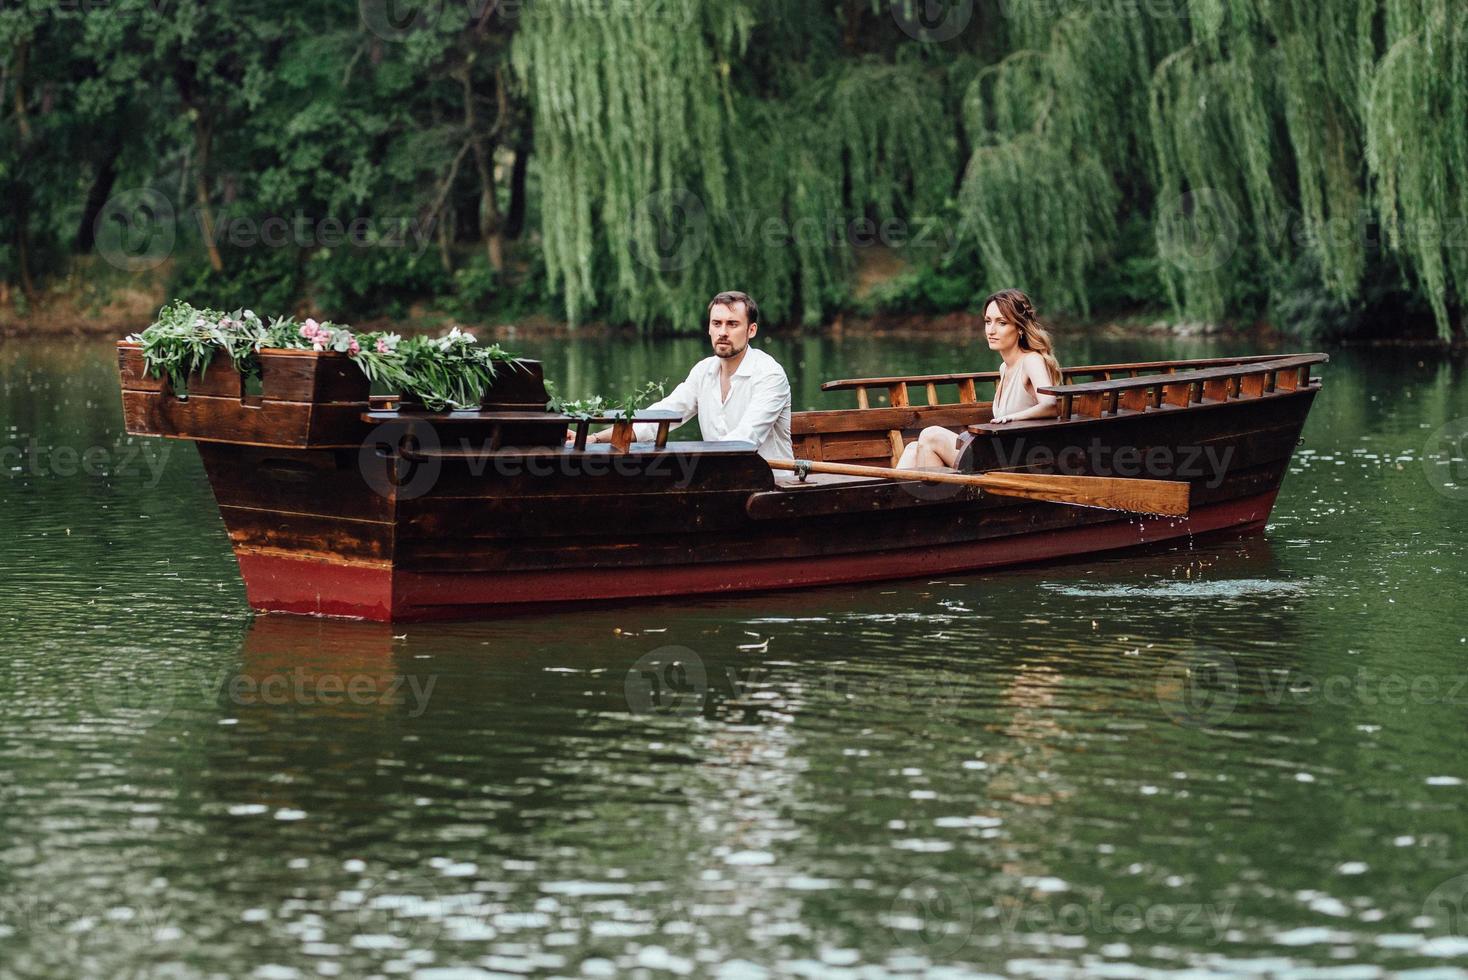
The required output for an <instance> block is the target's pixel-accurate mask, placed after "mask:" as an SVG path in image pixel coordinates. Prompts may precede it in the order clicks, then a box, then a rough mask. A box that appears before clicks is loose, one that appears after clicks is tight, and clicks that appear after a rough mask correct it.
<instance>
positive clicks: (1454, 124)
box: [1365, 0, 1468, 337]
mask: <svg viewBox="0 0 1468 980" xmlns="http://www.w3.org/2000/svg"><path fill="white" fill-rule="evenodd" d="M1372 6H1373V7H1374V6H1375V5H1374V4H1373V5H1372ZM1382 7H1383V8H1384V10H1383V20H1384V25H1383V31H1384V35H1385V40H1386V44H1387V49H1386V55H1385V56H1384V57H1383V58H1382V59H1381V62H1380V64H1379V65H1378V66H1377V68H1376V70H1375V72H1374V73H1373V74H1372V76H1371V79H1370V84H1369V87H1368V88H1367V89H1366V92H1365V117H1366V146H1367V159H1368V161H1369V163H1370V166H1371V172H1372V175H1373V176H1374V177H1375V178H1376V181H1377V190H1378V195H1379V202H1380V212H1381V220H1382V224H1383V226H1384V228H1385V230H1386V234H1387V239H1388V241H1389V242H1390V243H1391V245H1392V247H1394V248H1396V249H1398V250H1399V251H1401V252H1402V253H1403V254H1404V255H1405V256H1406V257H1407V258H1408V260H1409V265H1410V267H1411V269H1412V271H1413V273H1414V275H1415V276H1416V277H1417V279H1418V280H1419V282H1420V284H1421V291H1422V292H1423V293H1424V294H1425V295H1426V297H1427V299H1428V301H1429V302H1430V303H1431V304H1432V310H1433V315H1434V316H1435V317H1436V318H1437V323H1438V331H1439V333H1440V334H1442V335H1443V336H1444V337H1446V336H1448V333H1449V330H1450V322H1451V320H1450V313H1449V305H1450V303H1453V302H1454V301H1456V303H1457V304H1459V305H1461V304H1462V303H1463V302H1464V299H1465V297H1468V228H1465V222H1468V180H1465V174H1468V23H1465V20H1464V17H1463V14H1462V11H1461V9H1456V10H1455V8H1457V4H1456V3H1453V2H1452V0H1386V2H1385V3H1384V4H1382Z"/></svg>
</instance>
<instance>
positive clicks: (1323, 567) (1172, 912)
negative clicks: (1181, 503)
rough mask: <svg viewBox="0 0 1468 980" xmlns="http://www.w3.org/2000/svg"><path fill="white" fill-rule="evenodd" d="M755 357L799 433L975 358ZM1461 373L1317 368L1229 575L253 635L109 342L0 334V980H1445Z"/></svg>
mask: <svg viewBox="0 0 1468 980" xmlns="http://www.w3.org/2000/svg"><path fill="white" fill-rule="evenodd" d="M516 346H518V347H519V348H520V349H522V350H525V351H526V352H528V353H532V354H535V355H538V356H541V357H543V358H544V359H545V360H546V362H547V374H548V375H549V376H550V377H552V378H555V379H558V380H560V381H561V382H562V387H563V389H564V390H566V391H567V392H568V393H570V394H573V395H574V394H585V393H589V392H591V391H603V392H609V391H611V390H613V389H615V388H617V387H618V386H619V385H622V384H624V383H625V382H628V381H631V380H633V379H634V378H639V379H640V378H642V377H646V376H653V377H661V376H668V377H670V378H673V379H676V378H678V377H680V376H681V375H682V373H683V372H684V371H685V370H686V366H687V365H688V364H689V363H691V362H692V361H693V360H694V359H696V358H697V357H700V356H702V353H703V345H702V342H701V341H697V340H691V341H686V342H685V341H677V342H645V343H643V342H627V341H586V342H576V343H570V344H567V343H559V342H558V343H532V342H529V341H521V342H518V343H517V344H516ZM767 349H769V350H770V351H771V352H772V353H774V354H776V356H778V357H780V358H781V360H782V361H783V362H784V363H785V364H786V365H787V367H788V368H789V370H790V373H791V376H792V380H793V382H794V384H795V390H796V403H797V406H798V407H815V406H818V405H824V406H828V407H834V405H835V404H844V403H843V402H835V403H832V402H827V401H825V400H824V399H823V397H822V396H821V395H820V394H819V392H818V385H819V382H820V381H821V380H823V379H827V378H832V377H842V376H846V377H850V376H856V375H862V374H881V373H891V372H896V371H899V370H904V369H911V370H942V369H948V368H951V367H953V366H956V365H958V364H965V365H967V364H974V363H978V364H985V363H986V362H987V356H988V355H987V354H986V353H985V352H983V351H982V349H981V348H980V347H978V346H977V345H975V344H974V343H973V341H971V340H966V339H964V338H955V339H950V340H938V341H913V340H909V339H902V340H892V339H889V340H858V339H855V338H846V339H833V338H805V339H799V340H794V341H783V342H781V341H775V342H771V343H770V344H768V345H767ZM974 351H977V353H974V354H973V356H974V357H975V358H977V359H978V360H976V361H975V360H969V359H967V358H966V357H965V356H964V355H965V354H966V353H969V352H974ZM1226 352H1229V351H1227V350H1222V349H1219V348H1216V347H1206V346H1201V345H1199V346H1191V347H1187V346H1182V345H1179V344H1163V343H1159V342H1137V343H1126V344H1123V343H1116V342H1103V341H1100V340H1096V341H1090V340H1087V339H1085V338H1082V337H1071V338H1067V340H1066V349H1065V353H1066V355H1067V356H1066V359H1067V360H1070V361H1071V362H1073V363H1074V362H1079V361H1083V360H1097V359H1127V358H1133V357H1154V356H1168V355H1191V356H1204V355H1207V354H1211V353H1226ZM1463 369H1464V364H1463V362H1462V361H1461V360H1457V361H1442V360H1433V359H1429V360H1427V361H1426V362H1425V363H1419V361H1418V355H1415V354H1404V353H1396V352H1372V353H1350V352H1346V353H1339V354H1337V355H1336V356H1335V359H1334V360H1333V361H1332V363H1331V364H1330V365H1328V366H1327V368H1326V369H1325V371H1324V377H1325V378H1326V389H1325V392H1324V393H1323V395H1322V396H1321V398H1320V399H1319V400H1318V401H1317V403H1316V407H1315V411H1314V414H1313V416H1312V417H1311V420H1310V424H1309V427H1308V428H1307V430H1306V444H1305V446H1304V447H1303V448H1302V450H1301V451H1300V453H1299V455H1298V456H1297V458H1296V461H1295V464H1294V466H1293V468H1292V470H1291V473H1290V476H1289V479H1288V480H1287V481H1286V484H1285V488H1284V492H1283V494H1282V495H1281V497H1280V502H1279V506H1278V508H1277V509H1276V511H1275V516H1274V520H1273V521H1272V523H1271V525H1270V527H1269V530H1268V532H1267V533H1266V534H1264V535H1262V536H1256V537H1252V538H1249V539H1246V540H1242V541H1233V542H1229V543H1222V544H1200V545H1199V546H1198V547H1196V548H1195V549H1194V550H1186V549H1180V550H1174V551H1170V552H1166V553H1160V554H1151V555H1147V556H1141V557H1138V556H1131V557H1125V558H1115V559H1109V560H1098V561H1091V562H1084V563H1074V564H1067V565H1063V566H1060V567H1052V568H1046V569H1028V570H1023V571H1015V572H1006V573H1003V574H990V575H977V576H971V577H965V578H955V579H944V580H935V581H918V582H910V583H902V584H889V585H876V586H870V587H861V588H838V589H825V590H819V591H811V592H802V593H798V594H787V595H775V596H760V597H746V598H738V599H722V600H717V601H692V600H688V601H678V602H666V603H658V604H651V605H631V606H628V607H626V608H612V609H607V608H592V609H586V610H584V611H582V612H579V613H575V614H561V615H556V616H546V617H520V618H511V619H505V620H502V621H486V622H473V623H458V624H451V625H425V626H407V627H398V628H388V627H379V626H371V625H359V624H342V623H326V622H315V621H310V620H297V619H292V618H287V617H260V618H255V617H252V616H251V614H250V612H249V611H248V609H247V608H246V606H245V604H244V595H243V590H242V588H241V585H240V583H239V581H238V578H237V575H236V571H235V567H234V561H233V558H232V557H231V554H230V550H229V547H228V544H227V541H226V538H225V534H224V530H223V527H222V525H221V524H220V522H219V518H218V516H217V512H216V510H215V506H214V502H213V499H212V497H211V495H210V491H209V487H208V485H207V483H206V482H205V479H204V475H203V472H202V470H201V467H200V465H199V462H198V457H197V454H196V452H195V451H194V449H193V447H192V446H191V445H189V444H186V443H164V442H159V441H148V440H139V441H138V442H137V443H130V442H128V441H127V439H126V437H125V436H122V435H121V433H120V424H121V423H120V417H119V416H120V410H119V405H118V397H117V392H116V380H115V375H114V373H113V367H112V361H111V351H110V348H109V347H108V346H107V345H106V344H103V343H97V342H90V341H89V342H84V343H75V344H73V343H67V344H51V343H47V344H41V343H18V342H14V341H6V342H4V346H3V347H0V450H3V451H4V452H5V453H6V455H5V456H4V458H3V459H0V464H3V478H0V597H3V598H0V704H3V706H4V710H3V713H0V975H5V976H11V975H13V976H18V977H109V978H110V977H130V976H139V977H141V976H150V977H151V976H163V977H194V976H217V977H260V978H288V977H309V976H317V975H320V976H328V977H329V976H341V977H365V976H378V975H382V976H389V975H391V976H409V977H419V978H439V980H442V978H458V977H479V976H484V975H562V976H609V975H614V974H615V975H623V974H627V975H636V974H638V973H639V972H640V973H641V974H643V975H666V974H669V973H672V974H689V975H710V976H721V977H722V976H728V977H758V976H765V975H779V976H837V977H840V976H861V977H872V976H882V975H932V976H974V975H981V974H999V975H1010V976H1024V977H1062V976H1072V975H1088V976H1089V975H1095V976H1109V977H1145V976H1158V975H1163V974H1172V973H1175V972H1176V973H1184V972H1185V973H1187V975H1188V976H1192V977H1198V976H1222V975H1278V976H1292V977H1303V976H1331V977H1371V976H1376V975H1382V974H1385V973H1388V972H1396V971H1409V970H1424V971H1427V972H1423V973H1413V974H1410V975H1413V976H1422V977H1428V976H1463V975H1465V974H1464V971H1463V970H1462V969H1461V968H1460V964H1462V963H1464V962H1465V961H1468V901H1465V896H1468V847H1465V842H1464V831H1465V829H1468V828H1465V816H1464V814H1465V811H1468V782H1465V781H1468V615H1465V614H1464V612H1463V607H1464V605H1465V599H1468V596H1465V588H1464V577H1465V573H1468V521H1465V520H1464V516H1465V501H1468V463H1465V462H1464V459H1463V456H1464V452H1463V449H1464V448H1465V446H1464V444H1463V442H1462V441H1461V438H1460V437H1461V436H1462V435H1463V433H1464V432H1465V431H1468V424H1465V423H1464V422H1463V420H1465V419H1468V385H1465V384H1464V379H1463V377H1462V374H1463ZM1445 425H1449V426H1452V425H1459V426H1463V427H1460V428H1451V427H1450V428H1449V429H1448V430H1447V431H1446V433H1443V432H1442V431H1441V430H1442V427H1443V426H1445ZM1455 480H1456V482H1454V481H1455ZM576 518H578V519H595V515H576ZM670 648H671V649H670ZM669 660H676V661H677V662H678V665H677V666H676V667H671V666H669V664H668V662H669ZM654 681H656V682H657V683H658V684H659V688H658V689H657V691H656V692H655V691H654V690H653V688H652V687H651V686H650V685H651V684H652V683H653V682H654ZM1404 975H1407V974H1404Z"/></svg>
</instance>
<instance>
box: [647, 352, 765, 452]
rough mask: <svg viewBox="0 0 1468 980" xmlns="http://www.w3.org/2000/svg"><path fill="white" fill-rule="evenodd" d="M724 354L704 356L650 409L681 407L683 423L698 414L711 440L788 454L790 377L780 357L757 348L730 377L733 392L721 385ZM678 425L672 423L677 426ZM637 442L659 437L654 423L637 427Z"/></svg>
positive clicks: (699, 421) (760, 450)
mask: <svg viewBox="0 0 1468 980" xmlns="http://www.w3.org/2000/svg"><path fill="white" fill-rule="evenodd" d="M720 363H721V358H718V357H706V358H704V359H703V360H701V361H699V362H698V363H697V364H695V365H694V366H693V370H692V371H689V372H688V377H687V378H686V379H684V380H683V382H682V383H681V384H679V385H678V387H676V388H674V389H673V391H672V394H670V395H668V397H667V398H664V399H663V400H662V401H660V402H658V403H657V404H655V405H649V406H648V408H649V409H660V410H663V411H670V412H677V413H678V414H679V415H680V416H682V420H681V421H680V422H679V423H678V425H682V424H683V423H684V422H687V421H688V420H689V419H691V418H693V417H694V416H695V415H697V416H698V428H699V430H700V432H702V434H703V438H704V439H705V440H706V441H709V442H733V441H739V442H752V443H754V445H755V448H756V449H757V450H758V451H759V454H760V455H761V456H763V457H764V458H766V459H790V458H791V456H792V454H791V449H790V381H789V380H788V379H787V378H786V377H785V369H784V368H782V367H780V364H779V362H778V361H776V360H775V359H774V358H773V357H771V356H770V355H768V354H766V353H765V352H764V351H762V350H757V349H755V348H754V347H746V348H745V349H744V359H743V360H742V361H740V362H739V367H738V368H737V369H736V370H735V371H734V376H733V377H732V378H730V379H729V397H728V398H727V399H726V398H724V397H723V394H722V392H721V390H720V385H719V365H720ZM677 427H678V426H676V425H675V426H673V428H675V429H676V428H677ZM633 428H634V431H635V432H636V434H637V438H638V440H639V441H642V442H647V441H649V440H652V439H655V438H656V437H657V431H658V427H657V425H656V423H652V422H639V423H638V424H637V425H636V426H634V427H633Z"/></svg>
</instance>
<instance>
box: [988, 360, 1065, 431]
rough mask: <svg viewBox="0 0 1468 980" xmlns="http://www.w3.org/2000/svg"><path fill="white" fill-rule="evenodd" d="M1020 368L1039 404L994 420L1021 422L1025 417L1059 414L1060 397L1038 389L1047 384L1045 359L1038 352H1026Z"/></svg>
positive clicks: (1033, 417) (1047, 417)
mask: <svg viewBox="0 0 1468 980" xmlns="http://www.w3.org/2000/svg"><path fill="white" fill-rule="evenodd" d="M1020 368H1021V369H1022V370H1023V371H1024V380H1026V381H1028V382H1029V383H1030V387H1031V388H1033V389H1034V392H1035V398H1036V399H1038V401H1039V404H1036V405H1033V406H1031V407H1029V408H1026V409H1024V410H1023V411H1019V412H1012V413H1010V414H1009V415H1005V416H1001V417H1000V418H997V419H995V420H994V421H995V422H1023V421H1024V420H1025V419H1049V418H1054V417H1055V416H1057V415H1059V414H1060V399H1058V398H1056V397H1055V396H1054V395H1047V394H1045V393H1044V392H1043V391H1041V390H1040V389H1041V388H1043V387H1045V386H1047V385H1049V384H1050V383H1051V382H1050V372H1049V371H1047V370H1046V369H1045V359H1044V358H1043V357H1041V356H1040V355H1039V354H1026V355H1025V356H1024V359H1023V360H1022V361H1020Z"/></svg>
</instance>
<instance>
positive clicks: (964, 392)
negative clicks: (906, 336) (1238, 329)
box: [821, 354, 1278, 408]
mask: <svg viewBox="0 0 1468 980" xmlns="http://www.w3.org/2000/svg"><path fill="white" fill-rule="evenodd" d="M1277 359H1278V356H1277V355H1274V354H1263V355H1259V354H1252V355H1248V356H1244V357H1203V358H1194V359H1192V360H1179V361H1133V362H1130V363H1123V364H1084V365H1080V366H1078V367H1069V368H1061V372H1060V374H1061V377H1062V379H1063V380H1065V381H1070V380H1071V379H1073V378H1097V377H1099V378H1100V379H1101V380H1103V381H1110V380H1112V379H1113V378H1116V377H1127V378H1131V377H1136V376H1137V374H1139V373H1146V374H1158V373H1171V372H1175V371H1185V370H1193V369H1197V368H1211V367H1221V366H1226V365H1235V364H1250V363H1254V362H1258V361H1271V360H1277ZM998 383H999V372H998V371H972V372H967V373H964V374H914V375H904V376H899V377H891V378H848V379H845V380H840V381H827V382H825V383H824V384H822V385H821V390H822V391H852V390H854V391H855V392H856V407H857V408H872V407H873V406H872V396H871V389H874V388H875V389H878V390H885V391H886V393H887V403H888V405H889V406H890V407H892V408H906V407H909V406H910V405H912V400H911V399H912V395H911V392H910V390H909V389H910V388H911V387H914V386H916V387H920V388H922V389H924V395H925V397H926V400H927V404H928V405H940V404H954V403H953V402H942V401H940V400H939V397H938V387H939V386H940V385H943V386H947V385H953V386H955V387H956V388H957V389H958V390H957V395H956V397H957V404H960V405H972V404H979V398H978V385H979V384H992V385H996V386H997V385H998ZM878 407H881V406H878Z"/></svg>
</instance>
